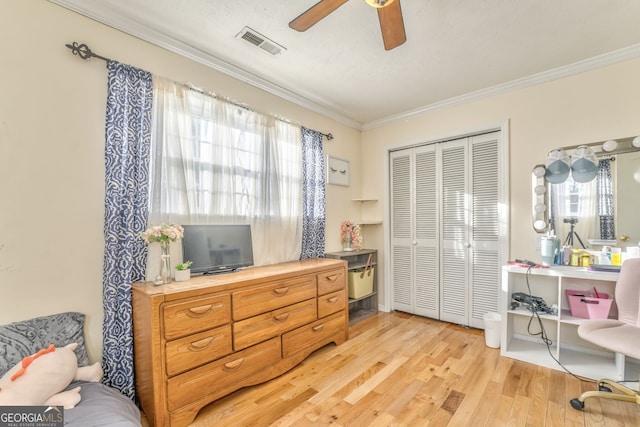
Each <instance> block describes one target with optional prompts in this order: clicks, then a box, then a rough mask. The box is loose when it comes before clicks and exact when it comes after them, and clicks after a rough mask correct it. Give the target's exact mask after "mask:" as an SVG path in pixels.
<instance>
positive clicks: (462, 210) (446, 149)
mask: <svg viewBox="0 0 640 427" xmlns="http://www.w3.org/2000/svg"><path fill="white" fill-rule="evenodd" d="M467 144H468V140H467V138H463V139H460V140H455V141H450V142H447V143H443V144H442V146H441V147H440V148H441V150H442V151H441V159H442V160H441V161H442V174H441V188H442V209H441V212H442V217H441V224H442V225H441V230H442V234H441V236H442V238H441V245H442V248H441V257H440V271H441V272H442V280H441V298H440V319H441V320H444V321H447V322H453V323H459V324H462V325H467V324H468V321H469V315H468V310H469V288H468V284H467V283H468V268H467V260H468V258H467V253H468V251H469V249H468V246H469V240H468V225H469V214H468V210H469V203H468V195H467V194H468V184H467V180H468V173H467V171H468V156H467Z"/></svg>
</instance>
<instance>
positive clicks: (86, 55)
mask: <svg viewBox="0 0 640 427" xmlns="http://www.w3.org/2000/svg"><path fill="white" fill-rule="evenodd" d="M65 46H66V47H68V48H69V49H71V53H73V54H74V55H78V56H79V57H80V58H82V59H84V60H87V59H91V58H98V59H102V60H103V61H106V62H109V61H112V59H110V58H107V57H104V56H100V55H98V54H96V53H94V52H93V51H92V50H91V49H90V48H89V46H87V45H86V44H84V43H82V44H78V43H77V42H73V43H71V44H69V43H67V44H66V45H65ZM185 86H187V87H188V88H189V89H191V90H194V91H196V92H200V93H202V94H205V95H211V94H210V93H208V92H206V91H204V90H202V89H199V88H195V87H193V86H191V85H187V84H185ZM214 96H216V97H217V95H214ZM225 101H227V102H231V103H232V104H234V105H236V106H238V107H241V108H246V109H247V110H251V111H253V110H252V109H251V108H249V107H247V106H245V105H242V104H238V103H235V102H233V101H229V100H225ZM320 135H322V136H324V137H325V138H327V141H331V140H332V139H333V135H332V134H331V133H322V132H320Z"/></svg>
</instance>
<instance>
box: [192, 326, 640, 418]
mask: <svg viewBox="0 0 640 427" xmlns="http://www.w3.org/2000/svg"><path fill="white" fill-rule="evenodd" d="M595 389H596V385H595V383H594V382H590V381H589V382H587V381H580V380H578V379H576V378H574V377H573V376H571V375H569V374H566V373H564V372H560V371H555V370H551V369H545V368H541V367H538V366H536V365H531V364H528V363H524V362H520V361H516V360H513V359H509V358H504V357H500V354H499V350H498V349H492V348H489V347H487V346H486V345H485V340H484V335H483V332H482V331H480V330H476V329H466V328H462V327H460V326H456V325H451V324H448V323H443V322H439V321H435V320H431V319H426V318H423V317H419V316H412V315H408V314H403V313H380V314H378V315H376V316H374V317H371V318H368V319H365V320H363V321H361V322H359V323H357V324H356V325H354V326H352V327H351V330H350V339H349V341H347V342H345V343H344V344H342V345H340V346H335V345H328V346H326V347H324V348H322V349H320V350H318V351H316V352H315V353H314V354H312V355H311V356H310V357H309V358H308V359H306V360H305V361H304V362H303V363H302V364H300V365H299V366H297V367H295V368H294V369H292V370H291V371H289V372H287V373H285V374H284V375H282V376H281V377H278V378H276V379H274V380H271V381H269V382H267V383H264V384H260V385H258V386H254V387H249V388H246V389H243V390H239V391H237V392H235V393H233V394H231V395H229V396H227V397H225V398H223V399H221V400H218V401H216V402H214V403H212V404H210V405H208V406H207V407H205V408H203V410H202V411H201V412H200V413H199V414H198V417H197V418H196V420H195V422H194V423H193V424H192V426H197V427H202V426H270V425H273V426H324V425H331V426H427V425H428V426H474V427H475V426H491V427H494V426H532V427H540V426H607V427H609V426H638V425H640V408H639V406H640V405H633V404H629V403H622V402H613V401H601V400H599V399H590V400H588V401H587V405H586V408H585V410H584V411H582V412H581V411H577V410H575V409H573V408H571V406H570V404H569V400H570V399H571V398H573V397H577V396H578V395H579V394H580V393H581V392H582V391H585V390H595Z"/></svg>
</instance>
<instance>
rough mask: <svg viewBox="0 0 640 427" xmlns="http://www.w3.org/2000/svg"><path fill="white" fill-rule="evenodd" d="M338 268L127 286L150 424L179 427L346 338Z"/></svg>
mask: <svg viewBox="0 0 640 427" xmlns="http://www.w3.org/2000/svg"><path fill="white" fill-rule="evenodd" d="M346 273H347V263H346V262H345V261H342V260H332V259H310V260H303V261H293V262H288V263H283V264H275V265H269V266H263V267H253V268H249V269H246V270H243V271H239V272H236V273H229V274H222V275H217V276H202V277H195V278H192V279H191V280H189V281H187V282H174V283H171V284H168V285H161V286H154V285H153V284H152V283H149V282H140V283H135V284H134V285H133V324H134V344H135V346H134V352H135V369H136V389H137V394H138V398H139V400H140V403H141V405H142V409H143V411H144V412H145V414H146V416H147V418H148V419H149V422H150V423H151V424H152V425H155V426H169V425H171V426H184V425H188V424H189V423H191V422H192V421H193V419H194V418H195V416H196V415H197V413H198V411H199V410H200V409H201V408H202V407H204V406H205V405H207V404H208V403H210V402H212V401H214V400H216V399H219V398H221V397H223V396H225V395H227V394H229V393H231V392H233V391H235V390H238V389H240V388H242V387H246V386H250V385H254V384H258V383H261V382H264V381H267V380H269V379H272V378H275V377H277V376H278V375H281V374H283V373H284V372H286V371H288V370H289V369H291V368H292V367H294V366H295V365H297V364H299V363H300V362H301V361H302V360H304V359H305V358H306V357H307V356H308V355H309V354H311V353H312V352H313V351H315V350H317V349H318V348H320V347H322V346H324V345H326V344H328V343H331V342H334V343H336V344H341V343H342V342H344V341H345V340H347V339H348V335H349V328H348V325H349V319H348V297H347V287H346V277H347V274H346Z"/></svg>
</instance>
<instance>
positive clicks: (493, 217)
mask: <svg viewBox="0 0 640 427" xmlns="http://www.w3.org/2000/svg"><path fill="white" fill-rule="evenodd" d="M498 137H499V133H496V132H494V133H490V134H486V135H479V136H474V137H472V138H470V141H469V147H470V148H469V152H470V156H471V158H470V165H471V168H470V171H471V177H470V178H471V179H470V185H471V197H472V199H471V230H470V241H471V246H470V253H469V261H470V262H469V264H470V268H469V277H470V280H469V289H470V292H471V298H470V303H471V307H470V310H469V311H470V313H469V315H470V319H469V323H468V325H469V326H473V327H477V328H484V321H483V319H482V317H483V315H484V313H486V312H488V311H493V312H498V299H499V292H500V274H499V272H500V265H501V260H500V258H499V254H500V223H499V220H498V218H500V212H499V211H498V209H499V202H500V197H499V191H500V188H499V185H498V183H499V182H500V180H499V175H498V174H499V170H500V169H499V167H498V166H499V165H498V143H499V141H498Z"/></svg>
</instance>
